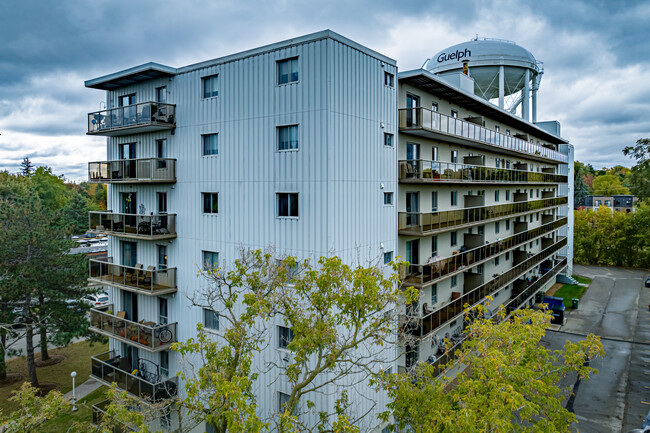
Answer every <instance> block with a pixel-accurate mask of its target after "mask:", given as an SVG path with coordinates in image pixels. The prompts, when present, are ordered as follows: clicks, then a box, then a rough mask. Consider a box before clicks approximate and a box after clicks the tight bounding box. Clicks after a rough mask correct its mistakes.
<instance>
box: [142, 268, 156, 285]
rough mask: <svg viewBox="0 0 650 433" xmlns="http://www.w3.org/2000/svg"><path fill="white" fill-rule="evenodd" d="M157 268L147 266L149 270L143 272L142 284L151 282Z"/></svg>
mask: <svg viewBox="0 0 650 433" xmlns="http://www.w3.org/2000/svg"><path fill="white" fill-rule="evenodd" d="M155 269H156V267H155V266H147V270H146V271H143V272H142V274H143V275H142V281H141V283H142V284H151V277H152V276H153V272H152V271H154V270H155Z"/></svg>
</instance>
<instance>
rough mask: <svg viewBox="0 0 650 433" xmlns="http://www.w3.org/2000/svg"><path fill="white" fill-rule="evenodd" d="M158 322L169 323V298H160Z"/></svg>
mask: <svg viewBox="0 0 650 433" xmlns="http://www.w3.org/2000/svg"><path fill="white" fill-rule="evenodd" d="M158 322H159V323H162V324H167V323H169V309H168V307H167V298H158Z"/></svg>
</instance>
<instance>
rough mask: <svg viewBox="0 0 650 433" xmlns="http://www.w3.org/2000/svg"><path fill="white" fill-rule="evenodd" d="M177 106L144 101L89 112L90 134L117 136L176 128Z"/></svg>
mask: <svg viewBox="0 0 650 433" xmlns="http://www.w3.org/2000/svg"><path fill="white" fill-rule="evenodd" d="M175 111H176V106H175V105H171V104H163V103H161V102H143V103H141V104H134V105H127V106H126V107H117V108H111V109H109V110H103V111H95V112H94V113H88V132H87V134H88V135H104V136H108V137H115V136H119V135H127V134H141V133H143V132H153V131H164V130H167V129H174V128H176V116H175Z"/></svg>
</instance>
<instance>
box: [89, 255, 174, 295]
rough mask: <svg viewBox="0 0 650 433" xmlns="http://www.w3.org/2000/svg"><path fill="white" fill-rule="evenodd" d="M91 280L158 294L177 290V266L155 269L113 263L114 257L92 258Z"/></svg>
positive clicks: (146, 293) (125, 288) (133, 290)
mask: <svg viewBox="0 0 650 433" xmlns="http://www.w3.org/2000/svg"><path fill="white" fill-rule="evenodd" d="M89 268H90V269H89V271H90V272H89V274H90V275H89V278H88V279H89V280H90V281H91V282H94V283H98V284H106V285H109V286H113V287H117V288H120V289H122V290H128V291H131V292H137V293H141V294H143V295H148V296H158V295H164V294H167V293H174V292H176V268H166V269H155V268H154V266H149V267H148V268H147V269H143V266H142V265H140V264H136V265H135V266H124V265H117V264H114V263H113V258H112V257H106V258H103V259H91V260H90V266H89Z"/></svg>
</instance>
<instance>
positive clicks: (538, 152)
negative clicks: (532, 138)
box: [399, 107, 569, 163]
mask: <svg viewBox="0 0 650 433" xmlns="http://www.w3.org/2000/svg"><path fill="white" fill-rule="evenodd" d="M399 129H400V130H404V131H409V130H424V131H430V132H435V133H442V134H446V135H451V136H454V137H460V138H464V139H468V140H474V141H477V142H480V143H484V144H487V145H490V146H493V147H500V148H503V149H508V150H510V151H514V152H521V153H525V154H528V155H531V156H533V157H537V158H545V159H550V160H553V161H558V162H562V163H566V162H568V160H569V157H568V156H567V155H564V154H562V153H560V152H558V151H556V150H553V149H549V148H547V147H544V146H541V145H539V144H533V143H530V142H528V141H526V140H522V139H520V138H516V137H513V136H511V135H506V134H502V133H500V132H496V131H492V130H490V129H487V128H485V127H483V126H479V125H477V124H475V123H470V122H466V121H464V120H460V119H457V118H454V117H450V116H447V115H445V114H442V113H438V112H437V111H433V110H430V109H428V108H424V107H417V108H400V109H399Z"/></svg>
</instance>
